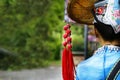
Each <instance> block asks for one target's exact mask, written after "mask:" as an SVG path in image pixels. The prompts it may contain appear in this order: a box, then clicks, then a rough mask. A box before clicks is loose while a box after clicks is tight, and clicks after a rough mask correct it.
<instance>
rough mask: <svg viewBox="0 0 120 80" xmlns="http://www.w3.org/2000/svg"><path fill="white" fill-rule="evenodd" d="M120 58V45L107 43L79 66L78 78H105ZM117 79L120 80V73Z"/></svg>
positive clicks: (89, 79)
mask: <svg viewBox="0 0 120 80" xmlns="http://www.w3.org/2000/svg"><path fill="white" fill-rule="evenodd" d="M119 59H120V47H118V46H113V45H105V46H103V47H101V48H99V49H98V50H97V51H96V52H95V54H94V55H93V56H92V57H90V58H88V59H87V60H85V61H83V62H81V63H80V64H79V65H78V66H77V69H76V80H105V79H106V77H107V76H108V74H109V72H110V71H111V69H112V68H113V66H114V64H115V63H116V62H117V61H118V60H119ZM116 80H120V73H119V74H118V75H117V77H116Z"/></svg>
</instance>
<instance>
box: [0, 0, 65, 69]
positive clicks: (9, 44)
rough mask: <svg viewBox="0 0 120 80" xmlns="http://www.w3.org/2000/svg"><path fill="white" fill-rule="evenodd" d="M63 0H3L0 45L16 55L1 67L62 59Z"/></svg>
mask: <svg viewBox="0 0 120 80" xmlns="http://www.w3.org/2000/svg"><path fill="white" fill-rule="evenodd" d="M63 17H64V0H0V47H1V48H4V49H6V50H9V51H10V52H12V53H13V54H15V55H17V57H16V58H15V57H5V58H4V59H1V60H0V62H1V64H0V68H1V69H8V68H10V69H20V68H33V67H40V66H41V67H42V66H45V65H46V63H47V61H48V60H58V59H60V50H61V41H62V27H63V25H64V24H65V23H64V22H63Z"/></svg>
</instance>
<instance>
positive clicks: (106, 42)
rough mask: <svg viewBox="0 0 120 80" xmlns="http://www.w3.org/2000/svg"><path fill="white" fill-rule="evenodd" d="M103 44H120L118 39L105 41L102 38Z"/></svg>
mask: <svg viewBox="0 0 120 80" xmlns="http://www.w3.org/2000/svg"><path fill="white" fill-rule="evenodd" d="M100 43H101V45H102V46H103V45H120V43H119V42H118V41H105V40H103V39H101V40H100Z"/></svg>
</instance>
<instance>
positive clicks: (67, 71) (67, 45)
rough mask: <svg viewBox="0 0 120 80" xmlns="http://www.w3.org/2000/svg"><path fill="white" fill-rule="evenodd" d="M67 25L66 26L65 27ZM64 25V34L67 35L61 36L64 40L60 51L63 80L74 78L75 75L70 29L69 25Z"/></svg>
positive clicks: (72, 79)
mask: <svg viewBox="0 0 120 80" xmlns="http://www.w3.org/2000/svg"><path fill="white" fill-rule="evenodd" d="M66 26H67V27H66ZM66 26H64V30H65V32H66V33H65V34H67V36H65V35H64V36H63V37H64V39H65V41H64V42H63V46H64V49H63V52H62V76H63V80H74V75H75V66H74V62H73V55H72V50H71V48H72V45H71V40H72V39H71V38H70V35H71V31H70V29H69V28H70V25H66Z"/></svg>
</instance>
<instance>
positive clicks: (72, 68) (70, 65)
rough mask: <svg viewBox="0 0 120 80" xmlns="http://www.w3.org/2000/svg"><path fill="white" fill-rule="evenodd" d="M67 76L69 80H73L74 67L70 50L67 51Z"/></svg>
mask: <svg viewBox="0 0 120 80" xmlns="http://www.w3.org/2000/svg"><path fill="white" fill-rule="evenodd" d="M69 75H70V80H74V75H75V66H74V62H73V55H72V51H71V50H69Z"/></svg>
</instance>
